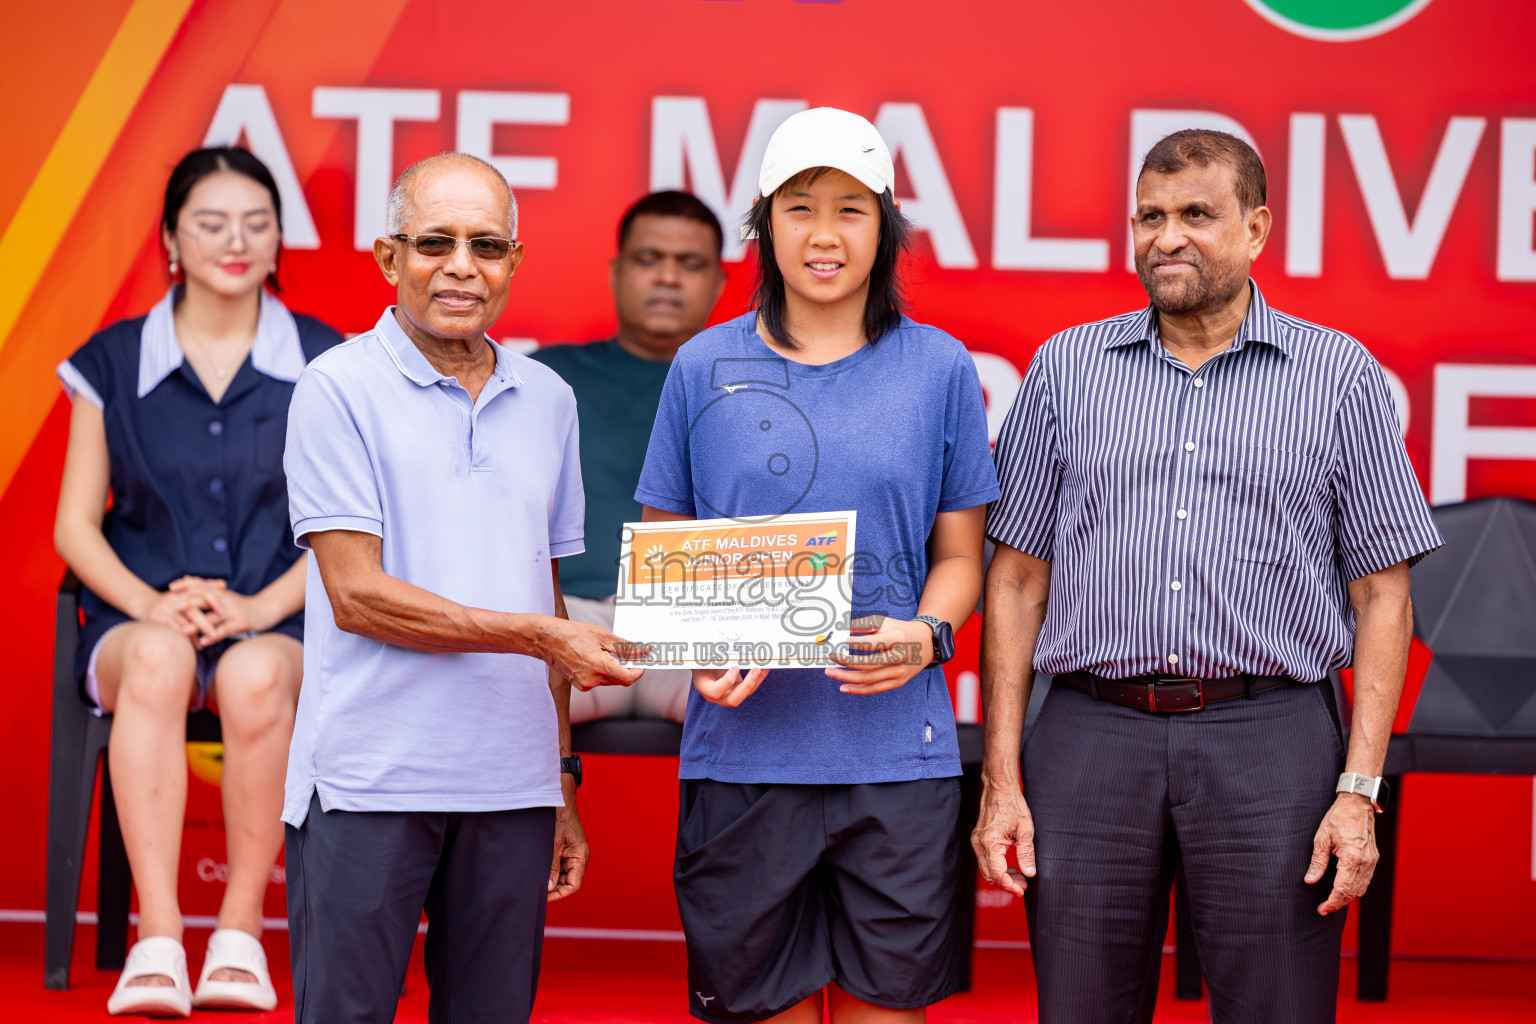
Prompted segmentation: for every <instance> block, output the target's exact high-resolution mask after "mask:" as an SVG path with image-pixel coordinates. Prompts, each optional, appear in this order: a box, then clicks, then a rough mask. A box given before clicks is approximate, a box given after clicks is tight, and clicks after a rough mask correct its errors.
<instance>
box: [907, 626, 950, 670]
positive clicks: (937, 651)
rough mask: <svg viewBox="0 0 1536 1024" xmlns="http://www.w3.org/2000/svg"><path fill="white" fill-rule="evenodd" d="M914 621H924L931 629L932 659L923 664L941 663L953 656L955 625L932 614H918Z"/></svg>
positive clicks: (926, 666)
mask: <svg viewBox="0 0 1536 1024" xmlns="http://www.w3.org/2000/svg"><path fill="white" fill-rule="evenodd" d="M912 621H914V622H926V623H927V624H928V628H929V629H931V630H933V660H932V661H931V662H929V663H928V665H924V666H923V667H924V668H928V667H929V666H930V665H942V664H944V663H945V662H946V661H948V660H949V659H950V658H953V657H954V656H955V627H953V626H951V625H950V624H949V623H947V622H945V621H944V620H943V619H940V618H937V617H935V616H933V615H919V616H918V617H917V618H915V619H913V620H912Z"/></svg>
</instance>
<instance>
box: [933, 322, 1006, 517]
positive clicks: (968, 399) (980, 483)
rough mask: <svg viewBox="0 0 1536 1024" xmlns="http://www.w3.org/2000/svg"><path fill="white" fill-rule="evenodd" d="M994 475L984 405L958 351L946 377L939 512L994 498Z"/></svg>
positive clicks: (972, 370)
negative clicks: (942, 469) (947, 384)
mask: <svg viewBox="0 0 1536 1024" xmlns="http://www.w3.org/2000/svg"><path fill="white" fill-rule="evenodd" d="M997 494H998V491H997V472H996V471H995V470H994V469H993V468H992V447H991V445H990V444H989V443H988V442H987V403H986V400H985V399H984V398H983V397H982V394H981V378H980V377H978V376H977V374H976V362H975V360H973V359H972V358H971V357H970V353H968V352H966V351H965V350H964V349H962V350H961V351H960V352H959V353H957V354H956V356H955V362H954V364H953V366H952V367H951V368H950V373H949V394H948V397H947V399H946V402H945V410H944V481H943V484H942V486H941V487H940V490H939V509H938V510H939V511H940V512H954V511H957V510H959V509H964V508H975V507H976V506H977V505H985V504H987V503H988V502H990V501H993V500H995V499H996V498H997Z"/></svg>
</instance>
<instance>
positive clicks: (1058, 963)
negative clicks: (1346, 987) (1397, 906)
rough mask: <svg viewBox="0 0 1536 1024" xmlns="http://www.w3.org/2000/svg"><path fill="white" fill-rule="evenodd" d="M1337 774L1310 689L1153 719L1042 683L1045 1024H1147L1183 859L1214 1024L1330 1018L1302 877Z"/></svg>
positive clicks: (1040, 962)
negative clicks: (1175, 880)
mask: <svg viewBox="0 0 1536 1024" xmlns="http://www.w3.org/2000/svg"><path fill="white" fill-rule="evenodd" d="M1321 685H1322V686H1323V687H1326V686H1327V685H1328V684H1327V683H1326V682H1325V683H1323V684H1321ZM1343 765H1344V752H1343V749H1342V746H1341V743H1340V736H1339V731H1338V726H1337V724H1336V721H1335V718H1334V716H1333V712H1332V710H1331V691H1329V694H1328V695H1327V696H1325V695H1324V693H1323V692H1322V689H1321V687H1319V686H1308V685H1299V686H1289V687H1284V688H1282V689H1279V690H1271V691H1270V692H1268V693H1263V694H1260V695H1259V696H1258V697H1257V699H1255V700H1246V699H1243V698H1239V699H1237V700H1231V701H1223V702H1222V703H1220V704H1213V705H1211V706H1209V707H1207V708H1205V709H1204V710H1202V711H1196V712H1189V713H1182V714H1160V715H1159V714H1150V713H1148V712H1145V711H1136V710H1133V709H1131V708H1123V707H1120V706H1118V705H1115V704H1110V703H1108V702H1105V701H1095V700H1094V699H1093V698H1092V697H1089V696H1087V695H1086V694H1081V693H1078V692H1077V691H1076V690H1072V689H1068V688H1067V687H1065V686H1057V687H1053V688H1052V689H1051V692H1050V695H1049V696H1048V697H1046V700H1045V706H1044V707H1043V709H1042V710H1041V713H1040V718H1039V720H1038V721H1037V722H1036V724H1035V727H1034V731H1033V732H1032V733H1031V734H1030V737H1029V741H1028V743H1027V744H1026V746H1025V749H1024V795H1025V797H1026V799H1027V800H1028V801H1029V806H1030V810H1031V812H1032V814H1033V817H1034V822H1035V856H1036V869H1037V871H1038V874H1037V875H1036V877H1035V878H1034V879H1033V880H1031V881H1030V884H1029V888H1028V890H1027V892H1026V894H1025V905H1026V907H1027V909H1028V913H1029V936H1030V948H1031V951H1032V954H1033V956H1034V961H1035V973H1036V976H1037V979H1038V983H1039V992H1040V1020H1041V1024H1129V1022H1133V1021H1134V1022H1142V1024H1145V1022H1147V1021H1150V1020H1151V1019H1152V1010H1153V1005H1154V1003H1155V1002H1156V1000H1157V983H1158V971H1159V968H1160V967H1161V962H1162V946H1163V939H1164V936H1165V935H1166V933H1167V927H1168V903H1169V899H1168V894H1169V887H1170V885H1171V883H1172V881H1173V874H1174V870H1175V863H1176V860H1177V858H1179V857H1182V858H1183V863H1184V873H1185V877H1186V879H1187V880H1188V883H1189V902H1190V909H1191V911H1192V914H1193V918H1194V926H1195V934H1196V941H1197V944H1198V947H1199V951H1200V962H1201V965H1202V967H1203V968H1204V970H1205V976H1206V981H1207V983H1208V984H1209V986H1210V994H1211V1019H1212V1020H1213V1021H1214V1022H1215V1024H1255V1022H1275V1024H1280V1022H1286V1024H1315V1022H1327V1021H1332V1020H1333V1019H1334V1015H1335V1007H1336V1002H1337V999H1338V989H1339V947H1340V942H1341V939H1342V936H1343V931H1344V913H1343V912H1342V911H1341V912H1338V913H1335V914H1331V915H1329V916H1328V917H1322V916H1319V914H1318V913H1317V906H1318V904H1320V903H1322V902H1323V900H1325V899H1326V898H1327V896H1328V892H1329V890H1330V889H1331V887H1332V884H1333V873H1332V871H1331V870H1330V871H1329V873H1328V874H1327V875H1325V876H1324V878H1323V880H1322V881H1321V882H1318V883H1317V884H1316V885H1307V884H1305V883H1304V882H1303V881H1302V878H1303V876H1304V875H1305V874H1306V872H1307V865H1308V862H1309V861H1310V859H1311V856H1312V837H1313V835H1314V834H1315V833H1316V831H1317V827H1318V825H1319V824H1320V823H1321V822H1322V819H1323V815H1324V814H1325V813H1327V811H1328V808H1329V806H1330V805H1331V804H1332V803H1333V800H1334V791H1333V787H1334V783H1335V782H1336V780H1337V778H1338V773H1339V772H1340V771H1342V770H1343Z"/></svg>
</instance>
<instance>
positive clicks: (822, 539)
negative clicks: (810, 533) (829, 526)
mask: <svg viewBox="0 0 1536 1024" xmlns="http://www.w3.org/2000/svg"><path fill="white" fill-rule="evenodd" d="M836 540H837V531H836V530H831V531H829V532H827V533H820V534H817V535H816V536H814V537H812V538H811V539H810V540H808V541H806V542H805V546H806V547H809V548H814V547H825V546H827V545H828V544H832V543H834V542H836Z"/></svg>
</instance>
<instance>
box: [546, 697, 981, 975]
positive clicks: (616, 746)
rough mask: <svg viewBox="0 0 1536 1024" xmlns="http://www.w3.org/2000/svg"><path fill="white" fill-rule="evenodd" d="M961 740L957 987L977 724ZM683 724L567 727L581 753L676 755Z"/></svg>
mask: <svg viewBox="0 0 1536 1024" xmlns="http://www.w3.org/2000/svg"><path fill="white" fill-rule="evenodd" d="M955 730H956V732H957V733H958V734H959V740H960V767H961V773H962V774H961V777H960V817H959V819H958V820H957V821H956V822H955V837H954V842H955V845H956V848H957V849H958V850H959V853H960V870H959V872H958V875H957V880H956V885H955V912H956V915H957V917H958V922H957V928H956V931H957V932H958V934H959V935H962V936H966V937H967V938H966V940H965V941H962V942H961V944H960V987H961V991H969V990H970V987H971V959H972V951H973V950H974V948H975V944H976V942H975V940H976V853H975V851H974V850H972V849H971V829H973V828H975V827H976V817H977V815H979V814H980V813H981V753H982V749H981V748H982V737H981V726H979V725H966V724H957V725H956V726H955ZM682 739H683V727H682V726H681V725H678V724H677V723H676V722H664V721H660V720H657V719H643V718H605V719H599V720H597V721H595V722H583V723H581V724H580V725H573V726H571V749H572V750H574V751H576V752H577V753H581V754H653V755H658V756H664V757H676V756H677V755H678V750H679V749H680V747H681V746H682Z"/></svg>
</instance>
